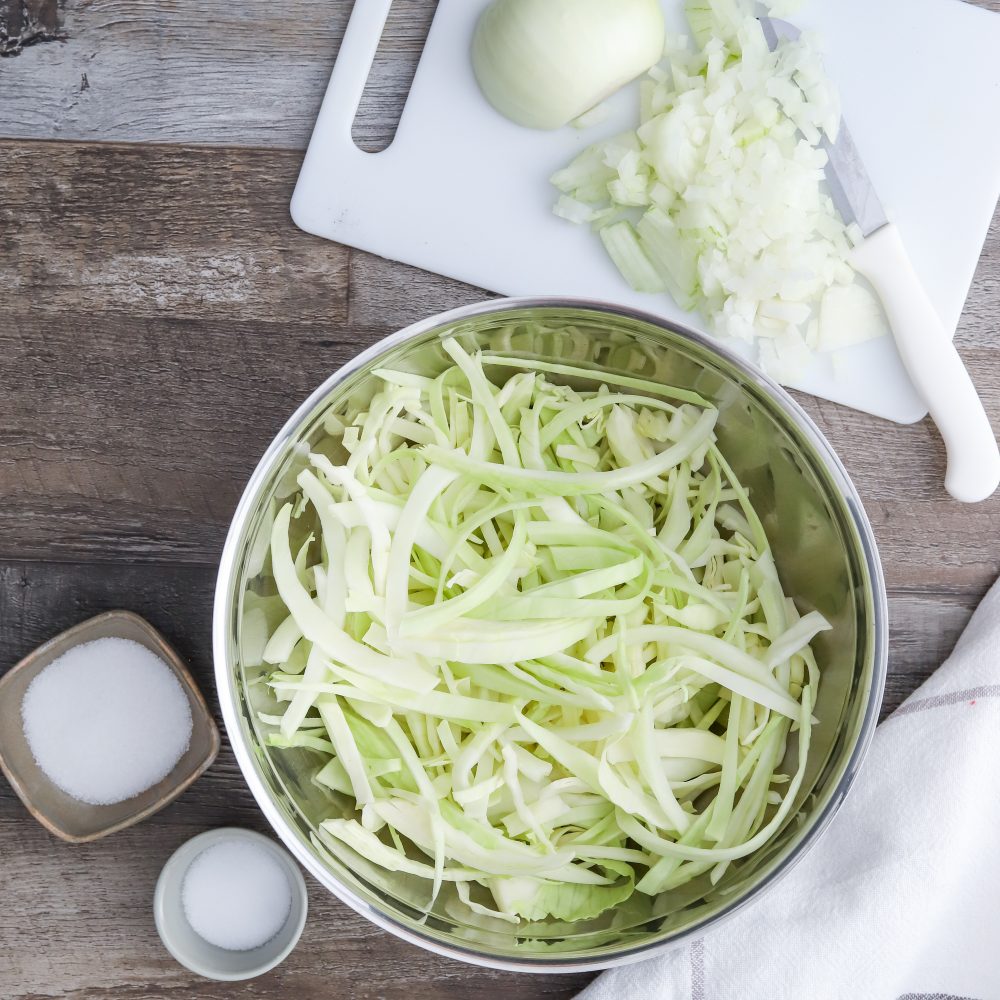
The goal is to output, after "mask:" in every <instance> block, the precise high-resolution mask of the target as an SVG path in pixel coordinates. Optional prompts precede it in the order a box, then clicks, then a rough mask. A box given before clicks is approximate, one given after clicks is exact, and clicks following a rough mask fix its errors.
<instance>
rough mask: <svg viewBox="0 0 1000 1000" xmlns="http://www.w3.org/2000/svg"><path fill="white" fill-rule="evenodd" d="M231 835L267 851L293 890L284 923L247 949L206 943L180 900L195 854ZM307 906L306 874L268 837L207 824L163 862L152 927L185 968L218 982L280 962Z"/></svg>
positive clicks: (289, 948) (297, 932) (257, 973)
mask: <svg viewBox="0 0 1000 1000" xmlns="http://www.w3.org/2000/svg"><path fill="white" fill-rule="evenodd" d="M231 840H245V841H248V842H250V843H252V844H255V845H257V846H258V847H263V848H264V849H265V850H267V851H270V853H271V854H272V855H273V856H274V859H275V860H276V861H277V862H279V863H280V864H281V866H282V868H283V869H284V871H285V874H286V875H287V876H288V887H289V889H290V890H291V892H292V906H291V909H290V910H289V911H288V919H287V920H286V921H285V923H284V926H283V927H282V928H281V930H280V931H278V933H277V934H275V936H274V937H273V938H271V940H270V941H268V942H267V943H266V944H262V945H261V946H260V947H259V948H251V949H250V950H249V951H229V950H227V949H226V948H219V947H217V946H216V945H214V944H209V942H208V941H206V940H205V939H204V938H203V937H201V936H200V935H199V934H198V933H197V932H196V931H195V930H194V928H193V927H192V926H191V925H190V924H189V923H188V919H187V917H186V916H185V915H184V906H183V903H182V901H181V888H182V886H183V885H184V876H185V875H186V874H187V870H188V868H190V867H191V863H192V862H193V861H194V859H195V858H197V857H198V855H199V854H201V853H202V852H203V851H205V850H207V849H208V848H209V847H212V846H213V845H215V844H218V843H221V842H222V841H231ZM308 909H309V896H308V894H307V892H306V883H305V879H304V878H303V877H302V872H301V871H300V869H299V866H298V865H297V864H296V863H295V862H294V861H293V860H292V856H291V855H290V854H289V853H288V851H286V850H285V849H284V848H283V847H281V846H280V845H279V844H276V843H275V842H274V841H273V840H271V839H270V838H269V837H265V836H263V835H262V834H259V833H255V832H254V831H253V830H244V829H242V828H241V827H236V826H230V827H222V828H221V829H218V830H209V831H208V832H207V833H200V834H198V836H197V837H192V838H191V840H189V841H188V842H187V843H185V844H182V845H181V846H180V847H179V848H178V849H177V850H176V851H174V853H173V854H172V855H171V856H170V859H169V860H168V861H167V863H166V864H165V865H164V866H163V871H161V872H160V877H159V879H158V880H157V882H156V893H155V894H154V896H153V917H154V919H155V920H156V929H157V931H159V934H160V940H161V941H163V944H164V946H165V947H166V949H167V951H169V952H170V954H171V955H173V956H174V958H176V959H177V961H178V962H180V963H181V965H183V966H184V967H185V968H186V969H190V970H191V971H192V972H194V973H197V974H198V975H199V976H204V977H205V978H206V979H216V980H219V981H221V982H235V981H236V980H239V979H252V978H253V977H254V976H260V975H262V974H263V973H265V972H267V971H269V970H270V969H273V968H274V967H275V966H276V965H279V964H280V963H281V962H283V961H284V960H285V959H286V958H287V957H288V955H289V954H291V952H292V949H293V948H294V947H295V946H296V944H298V941H299V938H300V937H301V936H302V928H303V927H305V925H306V913H307V912H308Z"/></svg>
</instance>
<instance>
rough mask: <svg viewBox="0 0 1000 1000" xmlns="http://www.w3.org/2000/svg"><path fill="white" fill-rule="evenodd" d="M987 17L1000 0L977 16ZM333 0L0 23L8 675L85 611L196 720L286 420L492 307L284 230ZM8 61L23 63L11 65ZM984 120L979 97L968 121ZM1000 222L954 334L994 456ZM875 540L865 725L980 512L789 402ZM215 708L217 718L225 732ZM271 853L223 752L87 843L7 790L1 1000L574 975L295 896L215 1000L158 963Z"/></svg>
mask: <svg viewBox="0 0 1000 1000" xmlns="http://www.w3.org/2000/svg"><path fill="white" fill-rule="evenodd" d="M982 5H983V6H987V7H991V8H993V9H995V10H1000V0H983V2H982ZM431 6H432V4H431V3H429V0H397V4H396V8H395V10H394V15H393V19H392V20H393V23H392V24H391V25H390V32H389V36H388V38H387V40H386V42H385V43H384V44H383V51H382V52H381V53H380V56H379V59H378V64H377V66H376V69H375V72H374V74H373V78H372V81H371V83H370V86H369V93H368V95H367V96H366V100H365V106H364V107H363V109H362V112H361V114H360V116H359V119H358V123H357V125H356V133H357V135H358V137H359V139H360V141H361V142H362V143H363V144H364V145H365V146H366V147H369V148H378V147H379V146H380V145H384V144H385V142H386V138H387V136H388V135H391V130H392V124H391V122H392V119H393V115H394V113H395V109H398V107H399V105H400V100H401V98H400V95H401V94H402V93H405V89H406V85H407V81H408V78H409V75H410V74H411V73H412V69H413V66H414V64H415V58H416V55H415V54H416V53H417V52H418V51H419V46H420V42H421V39H422V37H423V34H424V32H425V30H426V25H427V23H428V8H429V7H431ZM349 9H350V3H349V0H332V2H327V3H317V2H314V0H286V2H284V3H281V4H275V3H272V2H271V0H196V2H186V3H181V2H176V0H165V2H162V0H0V51H3V52H8V53H12V54H10V55H8V57H7V58H2V59H0V303H2V312H0V359H2V360H0V626H2V627H0V670H4V669H6V668H7V667H8V666H10V665H12V664H13V663H14V662H16V661H17V660H18V659H19V658H20V657H21V656H23V655H24V654H25V653H27V652H28V651H29V650H31V649H32V648H33V647H34V646H36V645H37V644H39V643H40V642H42V641H43V640H45V639H46V638H48V637H49V636H51V635H52V634H54V633H55V632H57V631H59V630H61V629H63V628H65V627H67V626H69V625H72V624H73V623H75V622H77V621H80V620H81V619H83V618H85V617H88V616H90V615H93V614H95V613H97V612H99V611H102V610H105V609H107V608H114V607H125V608H131V609H132V610H134V611H137V612H138V613H140V614H142V615H145V616H146V617H147V618H149V620H150V621H152V622H153V623H154V624H155V625H157V626H158V627H159V628H160V629H162V630H163V631H164V632H165V633H166V635H167V636H168V637H169V638H170V639H171V640H172V641H173V642H175V643H176V645H177V647H178V648H179V650H180V651H181V652H182V654H183V655H184V656H185V657H186V658H187V659H188V661H189V662H190V663H191V665H192V667H193V668H194V670H195V672H196V674H197V676H198V678H199V680H200V682H201V684H202V686H203V689H204V691H205V692H206V694H207V695H208V696H209V699H210V701H214V686H213V683H212V664H211V646H210V635H209V631H210V630H209V619H210V609H211V603H212V587H213V583H214V577H215V567H216V563H217V560H218V556H219V551H220V548H221V545H222V541H223V538H224V536H225V532H226V529H227V526H228V523H229V519H230V515H231V514H232V511H233V508H234V506H235V504H236V501H237V498H238V496H239V494H240V492H241V490H242V488H243V485H244V483H245V481H246V479H247V476H248V475H249V473H250V470H251V469H252V467H253V465H254V464H255V462H256V460H257V458H258V456H259V455H260V454H261V452H262V451H263V449H264V447H265V446H266V445H267V443H268V442H269V441H270V439H271V437H272V436H273V435H274V433H275V432H276V431H277V429H278V428H279V426H280V425H281V424H282V423H283V421H284V420H285V418H286V417H287V415H288V414H289V413H290V412H291V410H292V409H293V408H294V406H296V405H297V404H298V402H299V401H300V400H302V399H303V398H304V397H305V396H306V395H307V394H308V393H309V392H310V391H311V390H312V389H313V388H314V387H315V386H316V385H317V384H318V383H319V382H320V381H322V380H323V378H325V377H326V375H327V374H328V373H329V372H330V371H332V370H333V369H334V368H336V367H337V366H339V365H340V364H341V363H343V362H344V361H346V360H347V359H348V358H349V357H351V356H352V355H354V354H355V353H357V352H358V351H360V350H361V349H362V348H364V347H366V346H367V345H369V344H371V343H372V342H373V341H375V340H376V339H378V338H380V337H382V336H383V335H385V334H386V333H389V332H391V331H393V330H396V329H397V328H399V327H401V326H404V325H406V324H407V323H409V322H411V321H413V320H416V319H419V318H421V317H424V316H427V315H429V314H432V313H435V312H438V311H440V310H442V309H446V308H449V307H451V306H455V305H459V304H463V303H468V302H472V301H474V300H476V299H478V298H480V297H482V295H483V294H484V293H483V292H481V291H479V290H477V289H474V288H469V287H466V286H463V285H461V284H458V283H456V282H453V281H448V280H445V279H443V278H438V277H435V276H433V275H429V274H424V273H421V272H418V271H415V270H412V269H410V268H407V267H403V266H401V265H397V264H392V263H388V262H386V261H383V260H379V259H376V258H373V257H371V256H368V255H366V254H364V253H360V252H357V251H353V250H348V249H346V248H344V247H340V246H335V245H332V244H330V243H325V242H323V241H321V240H319V239H315V238H313V237H310V236H307V235H305V234H304V233H302V232H299V231H298V230H297V229H295V228H294V227H293V226H292V224H291V222H290V220H289V218H288V201H289V197H290V195H291V191H292V186H293V183H294V180H295V175H296V171H297V169H298V166H299V161H300V158H301V153H302V149H303V148H304V146H305V143H306V140H307V137H308V132H309V128H310V125H311V123H312V121H313V118H314V116H315V114H316V111H317V108H318V106H319V100H320V96H321V94H322V92H323V87H324V84H325V81H326V77H327V75H328V73H329V70H330V66H331V64H332V62H333V59H334V55H335V52H336V49H337V44H338V41H339V38H340V36H341V34H342V32H343V29H344V26H345V24H346V20H347V16H348V13H349ZM22 42H25V43H34V44H25V45H24V48H23V50H22V51H21V52H20V54H13V53H16V52H17V51H18V49H19V48H20V46H21V43H22ZM974 97H975V95H970V99H974ZM998 315H1000V217H998V219H995V220H994V226H993V229H992V231H991V233H990V237H989V242H988V244H987V247H986V252H985V255H984V257H983V260H982V263H981V265H980V269H979V272H978V274H977V277H976V281H975V284H974V287H973V290H972V294H971V296H970V298H969V302H968V306H967V307H966V311H965V315H964V317H963V321H962V326H961V328H960V330H959V335H958V343H959V346H960V348H961V351H962V354H963V356H964V357H965V359H966V361H967V363H968V364H969V366H970V368H971V369H972V372H973V375H974V376H975V378H976V381H977V382H978V385H979V387H980V390H981V392H982V394H983V397H984V400H985V402H986V406H987V409H988V411H989V412H990V415H991V417H992V418H993V420H994V425H995V426H996V427H997V428H998V429H1000V342H998V340H997V337H996V326H997V317H998ZM802 402H803V404H804V405H805V406H806V408H807V409H808V410H809V411H810V413H812V415H813V416H814V417H815V418H816V419H817V421H818V422H819V424H820V426H821V427H822V428H823V429H824V430H825V431H826V433H827V435H828V436H829V438H830V439H831V441H832V442H833V444H834V446H835V447H836V448H837V449H838V451H839V452H840V454H841V456H842V457H843V459H844V461H845V462H846V464H847V466H848V468H849V470H850V472H851V474H852V475H853V476H854V479H855V481H856V483H857V485H858V488H859V490H860V491H861V494H862V496H863V497H864V499H865V501H866V505H867V508H868V512H869V514H870V516H871V519H872V521H873V523H874V525H875V530H876V533H877V535H878V539H879V544H880V546H881V550H882V556H883V559H884V562H885V569H886V574H887V577H888V583H889V588H890V604H891V617H892V652H891V661H890V671H891V674H890V678H889V688H888V694H887V700H886V710H889V709H891V708H892V707H893V706H895V705H897V704H898V703H899V702H900V701H901V700H902V698H904V697H905V696H906V695H907V694H908V693H909V692H910V691H912V690H913V689H914V687H916V686H917V685H918V684H919V683H920V682H921V681H922V680H923V679H924V678H925V677H926V676H927V675H928V674H929V673H930V672H931V671H932V670H933V669H934V668H935V667H936V666H937V665H938V664H939V663H940V662H941V660H942V659H943V657H945V656H946V655H947V654H948V652H949V650H950V649H951V647H952V645H953V643H954V642H955V639H956V637H957V636H958V634H959V633H960V632H961V630H962V628H963V626H964V625H965V623H966V621H967V619H968V617H969V615H970V613H971V611H972V609H973V608H974V607H975V605H976V603H977V602H978V601H979V599H980V597H981V596H982V595H983V593H984V592H985V590H986V588H987V587H988V586H989V585H990V583H991V582H992V581H993V579H994V577H996V575H997V573H998V571H1000V531H998V527H1000V498H994V499H993V500H991V501H989V502H988V503H985V504H981V505H979V506H976V507H962V506H960V505H958V504H956V503H954V502H952V501H950V500H949V499H948V497H947V496H946V495H945V493H944V491H943V489H942V485H941V484H942V478H943V473H944V457H943V451H942V448H941V445H940V443H939V441H938V438H937V436H936V434H935V432H934V430H933V428H932V427H931V426H930V425H929V423H927V422H926V421H925V422H924V423H921V424H918V425H916V426H913V427H896V426H893V425H890V424H887V423H883V422H881V421H878V420H875V419H873V418H870V417H866V416H863V415H862V414H859V413H854V412H852V411H850V410H846V409H841V408H839V407H837V406H834V405H832V404H827V403H823V402H819V401H817V400H814V399H809V398H804V399H803V400H802ZM216 707H217V706H216ZM233 823H235V824H241V825H246V826H251V827H255V828H258V829H263V828H264V825H263V823H262V821H261V818H260V815H259V813H258V811H257V809H256V807H255V805H254V802H253V800H252V798H251V796H250V794H249V793H248V792H247V790H246V788H245V786H244V783H243V780H242V778H241V776H240V773H239V770H238V769H237V767H236V764H235V761H234V759H233V756H232V753H231V752H230V751H229V749H228V748H224V750H223V752H222V754H221V756H220V757H219V760H218V763H217V764H216V765H215V766H214V767H213V768H212V770H211V771H210V772H209V773H208V774H207V775H206V776H205V777H204V778H202V779H201V780H200V781H199V782H198V783H197V784H196V785H195V786H194V787H193V788H191V789H190V790H189V791H188V792H187V793H186V794H185V795H183V796H182V797H181V798H180V799H179V800H178V801H177V802H175V803H174V804H173V805H171V806H170V807H168V808H167V809H166V810H164V811H163V812H161V813H160V814H159V815H157V816H156V817H155V818H154V819H152V820H150V821H149V822H146V823H144V824H142V825H140V826H138V827H136V828H133V829H131V830H128V831H126V832H124V833H122V834H119V835H117V836H115V837H113V838H109V839H108V840H106V841H104V842H98V843H96V844H93V845H90V846H84V847H70V846H68V845H65V844H63V843H61V842H59V841H57V840H55V839H54V838H53V837H51V836H49V834H47V833H46V832H45V831H44V830H43V829H42V828H41V827H40V826H38V825H37V824H36V823H34V822H33V821H32V820H31V819H30V818H29V817H28V816H27V814H26V812H25V810H24V809H23V807H22V806H21V804H20V802H19V801H18V800H17V799H16V798H15V796H14V795H13V793H12V792H11V791H10V789H9V788H8V787H7V785H6V784H5V783H3V782H2V781H0V996H2V997H3V998H4V1000H14V998H28V997H41V996H45V997H69V996H72V997H79V998H87V1000H98V998H102V1000H103V998H110V1000H139V998H143V1000H152V998H164V1000H166V998H175V997H176V998H185V1000H187V998H195V997H196V998H204V1000H210V998H215V997H238V996H254V997H259V998H289V997H296V998H302V1000H306V998H311V997H317V998H320V997H322V998H324V1000H330V998H339V997H357V998H365V997H372V998H374V997H388V998H394V997H400V998H401V997H407V998H409V1000H419V998H430V997H466V996H469V995H470V994H475V993H476V992H477V991H485V995H488V996H505V997H511V998H517V997H524V998H528V997H569V996H571V995H572V994H573V993H574V992H575V991H576V990H577V989H579V988H580V987H581V986H583V985H584V984H585V983H586V982H587V981H588V980H589V978H590V977H589V976H586V975H577V976H564V977H544V978H538V977H528V976H515V975H507V974H502V973H492V972H488V971H482V970H475V969H472V968H466V967H464V966H461V965H458V964H454V963H451V962H446V961H443V960H439V959H437V958H434V957H432V956H430V955H428V954H425V953H424V952H422V951H420V950H418V949H416V948H414V947H411V946H410V945H407V944H404V943H402V942H400V941H397V940H396V939H395V938H393V937H390V936H389V935H387V934H384V933H382V932H381V931H379V930H377V929H375V928H374V927H373V926H372V925H370V924H369V923H368V922H367V921H365V920H363V919H361V918H360V917H357V916H355V915H354V914H353V912H352V911H350V910H349V909H347V908H346V907H345V906H342V905H341V904H340V903H339V902H337V901H336V900H335V899H334V898H333V897H332V896H330V895H329V894H328V893H326V892H324V891H322V890H321V889H319V888H318V887H317V886H316V885H312V886H311V896H310V903H311V913H310V920H309V923H308V926H307V928H306V932H305V935H304V937H303V939H302V942H301V944H300V945H299V947H298V949H297V951H296V952H295V953H294V954H293V955H292V957H291V958H290V959H289V960H288V961H287V962H285V964H284V965H283V966H282V967H281V968H280V969H278V970H277V971H275V972H273V973H271V974H270V975H268V976H266V977H264V978H262V979H260V980H257V981H255V982H253V983H252V984H245V985H232V986H228V985H218V984H211V983H208V982H206V981H202V980H198V979H196V978H194V977H192V976H190V975H189V974H187V973H186V972H185V971H184V970H183V969H182V968H181V967H180V966H178V965H177V964H176V963H175V962H174V961H173V960H172V959H171V958H170V957H169V956H168V955H167V953H166V952H165V951H164V950H163V948H162V947H161V945H160V943H159V940H158V938H157V936H156V931H155V929H154V927H153V919H152V912H151V899H152V891H153V885H154V882H155V880H156V876H157V873H158V871H159V869H160V866H161V865H162V864H163V862H164V861H165V860H166V858H167V856H168V855H169V854H170V853H171V852H172V851H173V850H174V848H176V847H177V846H178V845H180V844H181V843H182V842H183V841H184V840H186V839H187V838H189V837H191V836H193V835H194V834H195V833H197V832H199V831H201V830H204V829H206V828H209V827H213V826H219V825H222V824H233Z"/></svg>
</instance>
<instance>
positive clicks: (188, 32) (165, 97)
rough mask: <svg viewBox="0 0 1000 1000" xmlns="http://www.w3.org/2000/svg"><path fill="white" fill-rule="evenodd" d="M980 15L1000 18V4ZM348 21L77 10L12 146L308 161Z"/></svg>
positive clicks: (389, 78)
mask: <svg viewBox="0 0 1000 1000" xmlns="http://www.w3.org/2000/svg"><path fill="white" fill-rule="evenodd" d="M13 2H18V0H13ZM36 2H37V0H36ZM433 2H434V0H395V5H396V6H397V8H398V12H399V14H400V15H401V16H398V17H397V18H394V21H395V27H394V29H393V31H392V32H391V34H390V35H389V37H388V38H387V39H384V40H383V54H382V55H381V56H380V58H379V59H378V60H377V61H376V65H375V66H374V67H373V73H372V75H371V77H370V78H369V87H368V91H369V94H368V99H367V100H366V102H365V104H364V106H363V108H362V113H361V115H360V116H359V120H358V122H357V123H356V126H355V136H356V138H358V139H359V141H360V142H361V144H362V145H364V146H365V147H366V148H379V147H380V146H382V145H384V143H385V139H386V137H387V135H388V134H390V133H391V131H392V130H391V128H390V127H388V126H387V123H388V122H391V121H393V120H394V119H395V118H396V117H398V114H399V111H400V108H401V107H402V104H403V102H404V101H405V95H406V91H407V88H408V81H409V78H410V77H411V76H412V72H413V67H414V65H415V63H416V61H417V56H418V53H417V52H415V47H416V46H419V39H420V38H421V37H422V33H423V30H424V28H423V22H425V21H426V12H427V10H428V9H429V8H430V7H431V6H432V5H433ZM955 2H958V0H955ZM974 2H975V5H976V6H979V7H984V8H986V9H988V10H1000V0H974ZM350 9H351V0H334V2H332V3H315V2H313V0H285V2H284V3H280V4H275V3H272V2H271V0H199V2H198V3H185V2H183V0H65V18H64V25H63V34H64V36H65V40H64V41H62V42H60V43H59V44H47V45H34V46H31V47H30V48H26V49H24V51H23V52H21V54H20V55H19V56H17V57H16V58H12V59H6V60H4V61H3V62H2V63H0V109H2V110H0V136H7V137H12V138H22V139H52V138H64V139H82V140H90V141H97V142H107V141H122V142H180V143H204V144H206V145H212V146H224V145H225V146H228V145H234V146H267V147H276V148H283V149H304V148H305V145H306V143H307V142H308V139H309V133H310V131H311V129H312V124H313V121H314V120H315V117H316V112H317V111H318V110H319V104H320V100H321V98H322V95H323V90H324V88H325V86H326V81H327V78H328V77H329V75H330V70H331V68H332V66H333V63H334V59H335V57H336V53H337V48H338V46H339V44H340V40H341V38H342V37H343V33H344V28H345V27H346V25H347V19H348V16H349V14H350Z"/></svg>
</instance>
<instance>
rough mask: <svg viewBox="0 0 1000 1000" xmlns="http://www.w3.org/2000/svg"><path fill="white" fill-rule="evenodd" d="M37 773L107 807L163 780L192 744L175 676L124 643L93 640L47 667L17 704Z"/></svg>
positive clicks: (138, 647) (82, 798)
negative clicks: (19, 705) (19, 704)
mask: <svg viewBox="0 0 1000 1000" xmlns="http://www.w3.org/2000/svg"><path fill="white" fill-rule="evenodd" d="M21 718H22V721H23V723H24V735H25V737H26V738H27V740H28V746H29V747H30V748H31V752H32V754H33V755H34V758H35V760H36V762H37V763H38V766H39V767H40V768H41V769H42V770H43V771H44V772H45V774H46V775H47V776H48V778H49V779H50V780H51V781H52V782H53V783H54V784H56V785H58V786H59V788H61V789H62V790H63V791H64V792H66V793H67V794H68V795H71V796H73V798H75V799H79V800H80V801H82V802H88V803H90V804H92V805H111V804H112V803H115V802H123V801H125V800H126V799H130V798H133V797H134V796H136V795H138V794H140V793H141V792H144V791H145V790H146V789H147V788H151V787H152V786H153V785H155V784H156V783H157V782H158V781H160V780H162V779H163V778H165V777H166V776H167V775H168V774H169V773H170V772H171V771H172V770H173V768H174V765H176V763H177V761H178V760H180V758H181V757H182V756H183V754H184V751H185V750H187V748H188V746H189V744H190V742H191V730H192V719H191V706H190V704H189V702H188V699H187V695H186V694H185V693H184V689H183V688H182V687H181V684H180V682H179V681H178V679H177V676H176V675H175V674H174V672H173V671H172V670H171V669H170V667H169V666H168V665H167V664H166V663H164V662H163V660H162V659H160V657H159V656H157V655H156V654H155V653H153V652H152V651H151V650H149V649H147V648H146V647H145V646H143V645H141V644H140V643H138V642H133V641H132V640H130V639H118V638H106V639H96V640H94V641H93V642H85V643H82V644H81V645H79V646H74V647H73V648H72V649H70V650H69V651H68V652H66V653H64V654H63V655H62V656H60V657H59V658H58V659H56V660H53V661H52V663H50V664H49V665H48V666H47V667H46V668H45V669H44V670H42V671H41V673H39V674H38V676H37V677H35V679H34V680H33V681H32V682H31V684H29V685H28V690H27V691H26V692H25V695H24V700H23V701H22V702H21Z"/></svg>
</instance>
